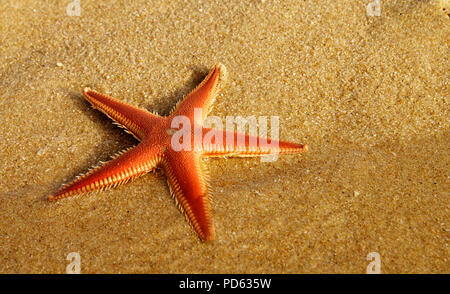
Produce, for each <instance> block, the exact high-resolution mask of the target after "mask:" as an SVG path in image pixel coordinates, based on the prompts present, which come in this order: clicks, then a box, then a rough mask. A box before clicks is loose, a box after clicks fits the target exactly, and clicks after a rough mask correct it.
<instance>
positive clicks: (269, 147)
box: [202, 128, 308, 157]
mask: <svg viewBox="0 0 450 294" xmlns="http://www.w3.org/2000/svg"><path fill="white" fill-rule="evenodd" d="M202 144H203V146H202V149H203V156H209V157H218V156H230V157H253V156H263V155H269V154H293V153H301V152H305V151H306V150H307V149H308V146H307V145H303V144H299V143H293V142H287V141H279V140H272V139H267V138H263V137H258V136H252V135H249V134H242V133H238V132H230V131H223V130H218V129H210V128H203V143H202Z"/></svg>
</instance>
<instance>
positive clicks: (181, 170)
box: [162, 151, 214, 241]
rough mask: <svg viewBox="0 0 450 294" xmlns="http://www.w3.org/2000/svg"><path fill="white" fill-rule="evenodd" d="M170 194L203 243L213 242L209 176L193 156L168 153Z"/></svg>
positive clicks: (167, 173)
mask: <svg viewBox="0 0 450 294" xmlns="http://www.w3.org/2000/svg"><path fill="white" fill-rule="evenodd" d="M162 167H163V169H164V172H165V174H166V177H167V182H168V184H169V188H170V191H171V193H172V195H173V196H174V198H175V201H176V202H177V205H178V207H179V208H180V209H181V211H182V212H183V213H184V214H185V216H186V218H187V220H188V222H189V223H190V224H191V226H192V227H193V229H194V230H195V232H196V233H197V235H198V236H199V237H200V239H201V240H202V241H210V240H213V239H214V225H213V219H212V214H211V208H210V203H209V202H210V199H209V194H208V186H207V180H206V175H205V173H204V171H202V169H201V166H200V157H199V155H198V154H196V153H194V152H187V151H180V152H175V151H169V152H168V154H166V156H165V158H164V160H163V161H162Z"/></svg>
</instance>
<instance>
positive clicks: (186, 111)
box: [170, 62, 227, 124]
mask: <svg viewBox="0 0 450 294" xmlns="http://www.w3.org/2000/svg"><path fill="white" fill-rule="evenodd" d="M226 77H227V70H226V68H225V66H224V65H223V64H222V63H220V62H218V63H217V64H216V65H215V66H214V67H213V68H212V69H211V71H210V72H209V74H208V75H207V76H206V78H205V79H204V80H203V81H202V82H201V83H200V84H199V85H198V86H197V87H196V88H195V89H194V90H192V92H190V93H189V94H188V95H187V96H186V97H185V98H184V99H183V100H181V101H180V102H179V103H178V104H177V106H176V107H175V109H174V110H173V112H172V113H171V115H170V116H171V117H174V116H177V115H185V116H188V117H194V110H195V109H196V108H197V109H201V110H202V117H194V122H195V123H198V124H201V123H202V122H203V120H205V118H206V116H207V115H208V113H209V112H210V111H211V109H212V104H213V103H214V100H215V98H216V96H217V93H218V91H219V89H220V87H221V85H222V84H223V83H224V82H225V81H226Z"/></svg>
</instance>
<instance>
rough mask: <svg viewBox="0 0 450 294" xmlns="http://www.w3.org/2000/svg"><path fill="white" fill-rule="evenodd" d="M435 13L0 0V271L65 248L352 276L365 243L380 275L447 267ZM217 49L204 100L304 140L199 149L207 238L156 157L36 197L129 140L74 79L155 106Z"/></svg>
mask: <svg viewBox="0 0 450 294" xmlns="http://www.w3.org/2000/svg"><path fill="white" fill-rule="evenodd" d="M378 3H380V5H379V6H377V7H376V5H378ZM78 4H79V6H78ZM68 6H69V7H68ZM368 6H369V9H368ZM377 9H378V10H377ZM448 13H449V6H448V1H412V0H411V1H407V0H404V1H400V0H396V1H377V0H367V1H366V0H364V1H357V0H351V1H340V0H339V1H336V0H334V1H332V0H323V1H309V0H308V1H294V0H288V1H275V0H249V1H237V0H236V1H234V0H233V1H212V0H201V1H200V0H197V1H190V0H185V1H181V0H180V1H144V0H139V1H134V0H132V1H122V0H120V1H94V0H79V1H73V0H72V1H71V0H52V1H36V0H21V1H19V0H3V1H1V3H0V134H1V139H0V158H1V164H2V168H1V169H0V273H66V267H67V265H68V264H69V263H70V260H67V256H68V255H69V253H71V252H75V253H77V254H78V255H79V256H80V258H81V261H80V268H81V272H82V273H366V271H367V267H368V265H369V263H370V262H371V261H372V259H371V258H369V259H368V255H369V254H370V253H373V252H375V254H376V255H377V256H379V263H380V269H381V273H449V272H450V261H449V237H450V234H449V228H450V197H449V196H450V195H449V192H450V185H449V166H450V160H449V159H450V152H449V151H450V140H449V139H450V120H449V118H450V115H449V110H450V108H449V96H450V95H449V94H450V91H449V90H450V87H449V74H448V73H449V72H450V67H449V61H448V56H449V44H450V42H449V21H450V18H449V15H448ZM219 61H220V62H221V63H223V64H224V65H225V66H226V67H227V70H228V80H227V83H226V85H225V86H224V87H223V89H222V90H221V92H220V94H219V95H218V97H217V99H216V101H215V104H214V109H213V110H212V112H211V115H214V116H218V117H221V118H225V117H226V116H231V115H232V116H242V117H247V116H250V115H254V116H256V117H259V116H267V117H270V116H278V117H279V137H280V139H282V140H287V141H293V142H299V143H304V144H308V147H309V150H308V152H306V153H304V154H301V155H285V156H280V157H279V159H278V160H277V161H275V162H261V161H260V159H259V158H230V159H222V158H218V159H206V160H204V161H203V164H204V165H205V166H207V168H208V170H209V174H210V185H211V189H212V195H213V202H212V205H211V206H212V210H213V217H214V222H215V229H216V239H215V240H214V241H213V242H209V243H203V242H201V241H200V240H199V238H198V237H197V236H196V235H195V233H194V231H193V230H192V228H191V227H190V226H189V224H188V223H187V222H186V220H185V218H184V216H183V215H182V213H180V211H179V210H178V209H177V206H176V205H175V203H174V200H173V198H172V197H171V196H170V193H169V188H168V186H167V182H166V178H165V175H164V173H163V172H161V171H160V170H157V171H155V172H151V173H149V174H147V175H145V176H142V177H140V178H138V179H136V180H134V181H133V182H130V183H128V184H126V185H122V186H120V187H117V188H115V189H110V190H106V191H103V192H100V193H92V194H89V195H80V196H76V197H72V198H67V199H64V200H61V201H58V202H55V203H53V202H49V201H47V200H46V197H47V196H48V195H49V194H50V193H52V192H54V191H55V190H57V189H58V188H59V187H60V186H61V185H62V184H63V183H68V182H70V181H71V180H73V179H74V178H75V177H76V176H77V175H79V174H81V173H84V172H86V171H87V170H88V169H89V168H90V167H92V166H94V165H96V164H97V163H98V162H100V161H107V160H108V159H110V158H111V156H112V155H114V154H116V153H117V152H119V151H121V150H123V149H125V148H128V147H131V146H134V145H136V144H137V143H138V141H137V140H135V139H134V138H133V137H132V136H130V135H129V134H127V133H125V132H123V130H122V129H120V128H118V127H117V126H115V125H114V124H112V122H111V120H110V119H109V118H108V117H106V116H105V115H103V114H102V113H101V112H99V111H97V110H94V109H92V107H91V106H90V104H89V103H88V102H87V101H86V100H85V99H84V98H83V95H82V89H83V87H85V86H89V87H91V88H92V89H95V90H97V91H99V92H102V93H105V94H108V95H111V96H112V97H115V98H117V99H120V100H123V101H126V102H128V103H132V104H134V105H136V106H138V107H142V108H145V109H148V110H150V111H156V112H158V113H159V114H161V115H167V114H168V113H169V112H170V110H171V109H172V108H173V107H174V106H175V104H176V103H177V102H178V101H179V100H180V99H182V98H183V97H184V96H185V95H186V94H188V93H189V92H190V91H191V90H192V89H193V88H195V87H196V85H197V84H198V83H199V82H201V81H202V79H203V78H204V77H205V76H206V74H207V73H208V70H209V69H210V68H211V67H212V66H213V65H214V64H215V63H216V62H219ZM371 256H373V255H371Z"/></svg>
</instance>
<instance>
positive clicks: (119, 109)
mask: <svg viewBox="0 0 450 294" xmlns="http://www.w3.org/2000/svg"><path fill="white" fill-rule="evenodd" d="M225 78H226V69H225V66H223V65H222V64H220V63H217V64H216V65H215V66H214V68H213V69H212V70H211V71H210V73H209V74H208V76H207V77H206V78H205V79H204V80H203V82H202V83H201V84H200V85H198V86H197V87H196V88H195V89H194V90H193V91H192V92H191V93H190V94H188V95H187V96H186V98H184V99H183V100H181V101H180V102H179V103H178V104H177V106H176V107H175V108H174V110H173V111H172V112H171V114H170V115H169V116H168V117H162V116H159V115H157V114H153V113H151V112H148V111H147V110H144V109H139V108H137V107H135V106H133V105H130V104H127V103H125V102H122V101H119V100H116V99H114V98H111V97H109V96H106V95H103V94H100V93H98V92H95V91H93V90H91V89H89V88H84V90H83V94H84V96H85V98H86V99H87V100H88V101H89V102H90V103H91V104H92V105H93V107H94V108H96V109H99V110H100V111H102V112H103V113H104V114H106V115H107V116H109V117H110V118H111V119H112V120H114V121H115V122H116V123H117V124H119V125H120V126H121V127H123V128H125V129H126V130H127V131H128V132H129V133H131V134H132V135H133V136H134V137H136V138H137V139H138V140H139V141H140V144H138V145H137V146H136V147H133V148H131V149H129V150H125V151H124V152H121V153H119V154H118V155H117V156H116V157H114V158H113V159H112V160H111V161H109V162H106V163H104V164H102V165H100V166H98V167H96V168H94V169H92V170H90V171H89V172H88V173H86V174H84V175H81V176H79V177H78V178H77V179H76V180H74V181H73V182H71V183H69V184H67V185H65V186H63V187H62V188H61V189H59V190H58V191H56V192H55V193H53V194H51V195H50V196H49V197H48V199H49V200H58V199H61V198H65V197H68V196H73V195H76V194H81V193H87V192H92V191H95V190H103V189H104V188H109V187H115V186H117V185H120V184H123V183H125V182H128V181H129V180H131V179H134V178H136V177H138V176H142V175H144V174H146V173H148V172H149V171H151V170H153V169H155V168H157V167H161V168H162V169H163V171H164V173H165V174H166V177H167V182H168V184H169V188H170V191H171V193H172V195H173V196H174V198H175V201H176V202H177V204H178V206H179V207H180V209H181V211H182V212H184V214H185V216H186V218H187V220H188V222H189V223H190V224H191V226H192V227H193V229H194V230H195V232H196V233H197V234H198V236H199V237H200V239H201V240H203V241H208V240H212V239H214V226H213V219H212V215H211V208H210V203H209V202H210V198H209V193H208V185H207V180H206V176H205V172H204V170H203V169H202V167H201V162H200V161H201V158H202V157H213V156H261V155H267V154H273V153H280V154H282V153H298V152H302V151H306V149H307V148H306V145H301V144H296V143H290V142H284V141H275V140H270V139H264V138H260V137H256V136H251V135H247V134H242V133H238V132H233V131H222V130H218V129H211V128H204V127H203V121H204V120H205V118H206V115H207V114H208V113H209V111H210V110H211V108H212V104H213V101H214V99H215V97H216V95H217V92H218V90H219V87H220V85H221V84H222V82H223V81H224V80H225ZM199 112H201V113H202V114H201V115H200V116H199V115H198V113H199ZM180 118H181V119H180ZM182 118H185V120H183V119H182ZM180 122H185V123H186V122H187V123H188V126H189V127H188V128H187V132H186V131H185V132H184V133H182V136H180V137H178V136H179V135H180V134H179V133H178V132H180V131H181V129H180V128H179V127H180V125H181V123H180ZM185 130H186V129H185ZM185 135H186V136H185ZM196 135H197V137H199V138H200V139H201V140H198V139H196V138H195V137H196ZM175 136H177V137H176V138H175ZM190 136H193V137H194V140H191V138H190ZM206 138H209V140H206ZM229 138H231V140H229ZM239 140H241V141H239ZM224 142H225V143H224ZM230 142H231V143H230ZM237 142H241V144H238V143H237ZM180 146H182V147H184V148H180ZM186 147H187V148H186Z"/></svg>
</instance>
